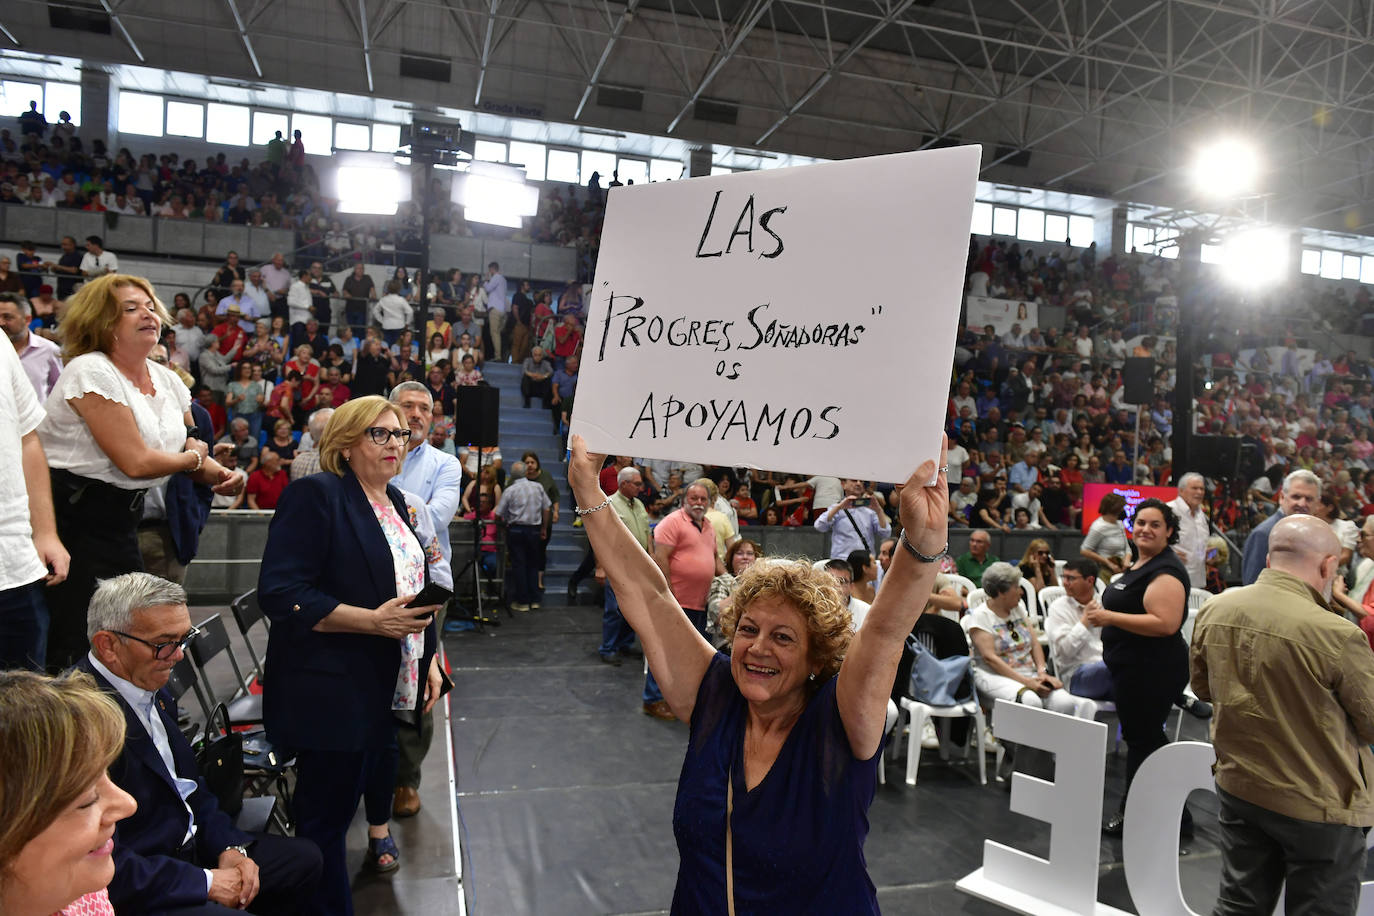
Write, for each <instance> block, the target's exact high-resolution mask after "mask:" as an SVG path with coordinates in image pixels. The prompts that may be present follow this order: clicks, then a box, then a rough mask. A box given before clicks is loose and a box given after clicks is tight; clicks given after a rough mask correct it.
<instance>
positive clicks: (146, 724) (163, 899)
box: [77, 572, 320, 916]
mask: <svg viewBox="0 0 1374 916" xmlns="http://www.w3.org/2000/svg"><path fill="white" fill-rule="evenodd" d="M87 631H88V636H89V637H90V641H91V651H90V653H89V654H88V655H87V656H86V657H85V658H83V659H82V660H81V661H80V663H79V664H78V666H77V667H79V668H81V669H82V670H85V671H87V672H89V673H90V674H92V675H93V676H94V677H95V680H96V683H98V684H99V685H100V687H101V689H103V690H105V691H106V692H107V693H108V694H110V696H111V697H112V698H113V699H114V700H115V702H117V703H118V704H119V706H120V709H121V710H122V711H123V712H124V717H125V719H126V721H127V726H128V731H127V734H126V738H125V742H124V750H123V751H122V752H121V754H120V756H119V758H118V759H117V760H115V762H114V764H113V765H112V766H111V767H110V778H111V779H112V780H113V781H114V782H115V784H117V785H118V786H119V787H120V788H122V789H123V790H124V791H126V792H128V793H129V794H130V795H132V796H133V797H134V798H135V800H137V802H138V811H137V812H136V813H135V814H133V815H132V816H131V817H129V818H127V819H125V820H123V821H120V822H119V824H118V826H116V828H115V852H114V861H115V874H114V880H113V881H111V882H110V888H109V893H110V900H111V902H112V903H113V904H114V906H115V908H116V910H117V911H118V912H119V913H120V916H126V914H144V913H148V914H152V913H158V914H172V913H176V914H178V916H191V914H195V916H227V914H228V913H230V912H231V911H235V910H240V909H247V910H249V911H250V912H253V913H265V914H277V913H283V914H284V913H295V912H297V911H298V910H300V909H301V908H302V907H303V906H304V904H305V902H306V901H307V900H309V898H310V896H311V895H312V894H313V893H314V892H315V888H316V886H317V885H318V883H319V878H320V851H319V849H318V848H316V846H315V845H314V844H313V843H311V842H310V841H309V840H303V839H293V838H288V837H277V836H267V835H263V834H256V835H255V834H248V833H245V832H243V831H242V830H239V829H238V828H236V827H235V826H234V825H233V823H232V822H231V821H230V819H229V817H228V816H227V815H226V814H225V813H224V812H223V811H221V810H220V809H219V804H218V802H217V800H216V799H215V796H214V794H213V793H211V792H210V790H209V789H207V788H206V786H205V783H204V781H203V780H202V779H201V778H200V775H199V772H198V771H197V768H196V760H195V753H194V752H193V751H192V750H191V745H190V743H189V742H187V740H186V739H185V737H183V736H182V734H181V731H180V730H179V729H178V728H177V708H176V701H175V700H173V699H172V696H171V694H169V693H168V692H167V691H166V690H165V689H164V688H165V687H166V685H167V680H168V677H169V676H170V675H171V671H172V666H173V665H175V664H176V663H177V662H178V661H179V660H180V659H181V658H182V655H183V653H184V651H185V648H186V645H187V644H188V643H189V642H190V640H191V638H192V637H193V636H194V635H195V629H194V628H193V627H192V626H191V617H190V614H189V613H188V612H187V609H186V593H185V592H184V591H183V590H182V588H181V586H179V585H177V584H175V583H173V582H168V581H167V580H166V579H159V578H158V577H157V576H153V575H150V574H148V573H143V572H136V573H127V574H125V575H122V576H117V577H115V578H113V579H107V580H105V581H104V582H102V583H101V584H100V586H99V587H98V588H97V589H96V591H95V594H94V595H93V596H92V597H91V605H90V611H89V614H88V623H87Z"/></svg>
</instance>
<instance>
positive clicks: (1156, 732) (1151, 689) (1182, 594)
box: [1085, 499, 1192, 834]
mask: <svg viewBox="0 0 1374 916" xmlns="http://www.w3.org/2000/svg"><path fill="white" fill-rule="evenodd" d="M1132 535H1133V536H1134V539H1135V545H1136V550H1137V551H1138V552H1139V556H1138V558H1137V559H1136V561H1135V563H1134V564H1132V565H1131V567H1130V568H1129V569H1127V570H1126V572H1125V573H1124V574H1123V575H1122V576H1121V578H1119V579H1117V580H1116V581H1115V582H1113V583H1112V584H1111V585H1110V586H1108V587H1107V590H1106V591H1105V592H1104V593H1103V594H1102V599H1101V602H1102V607H1101V608H1094V609H1091V610H1089V611H1088V612H1087V615H1086V618H1085V619H1086V621H1087V623H1088V624H1089V625H1090V626H1100V627H1102V628H1103V629H1102V658H1103V661H1105V662H1106V663H1107V670H1109V671H1110V672H1111V675H1112V686H1113V691H1114V694H1115V700H1116V712H1117V715H1118V716H1119V717H1120V719H1121V734H1122V737H1124V738H1125V739H1126V745H1127V753H1126V792H1127V793H1128V794H1129V792H1130V790H1131V780H1132V779H1134V778H1135V773H1136V770H1138V769H1140V765H1141V764H1142V763H1143V762H1144V761H1145V758H1146V757H1149V756H1150V755H1151V754H1152V753H1154V752H1155V751H1156V750H1158V749H1159V748H1161V747H1163V746H1164V745H1165V744H1166V743H1168V742H1167V739H1166V738H1165V737H1164V722H1165V720H1166V719H1168V717H1169V710H1170V708H1171V707H1172V706H1173V703H1174V700H1175V698H1177V697H1178V696H1179V694H1180V693H1182V692H1183V688H1184V687H1185V686H1186V685H1187V683H1188V644H1187V643H1186V642H1184V640H1183V637H1182V636H1181V635H1179V634H1180V631H1181V630H1182V629H1183V621H1184V619H1185V618H1186V616H1187V613H1188V571H1187V570H1186V569H1185V568H1184V566H1183V562H1182V561H1181V560H1179V558H1178V555H1177V554H1175V553H1174V551H1173V550H1172V549H1171V545H1172V544H1174V543H1176V542H1177V541H1178V519H1177V518H1176V517H1175V516H1174V511H1173V510H1172V509H1170V508H1169V506H1168V505H1166V504H1165V503H1163V502H1161V501H1159V500H1158V499H1147V500H1145V501H1143V502H1141V503H1140V504H1139V505H1138V506H1137V507H1136V511H1135V522H1134V524H1133V525H1132ZM1125 809H1126V796H1125V795H1123V796H1122V798H1121V807H1120V808H1119V809H1118V810H1117V812H1116V814H1114V815H1112V817H1111V818H1109V819H1108V820H1107V824H1106V826H1105V828H1104V829H1105V831H1106V832H1107V833H1110V834H1118V833H1120V832H1121V828H1122V825H1123V823H1124V820H1125V819H1124V812H1125ZM1183 830H1184V833H1191V831H1192V816H1191V815H1190V814H1189V813H1188V809H1187V808H1186V807H1185V808H1184V809H1183Z"/></svg>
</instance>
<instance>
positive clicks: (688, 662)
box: [568, 436, 929, 724]
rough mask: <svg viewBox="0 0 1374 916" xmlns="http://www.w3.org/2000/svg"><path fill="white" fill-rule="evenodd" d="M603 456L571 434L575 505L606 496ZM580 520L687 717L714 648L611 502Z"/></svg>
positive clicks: (672, 700)
mask: <svg viewBox="0 0 1374 916" xmlns="http://www.w3.org/2000/svg"><path fill="white" fill-rule="evenodd" d="M605 460H606V456H605V455H596V454H589V453H588V452H587V444H586V443H585V442H584V441H583V440H582V437H581V436H573V438H572V460H571V461H569V462H568V483H569V484H570V485H571V486H572V491H573V494H574V495H575V496H576V497H577V505H578V506H579V507H581V508H583V509H591V508H594V507H596V506H599V505H601V503H602V501H603V500H605V498H606V494H605V493H604V492H603V491H602V489H601V484H600V481H599V478H598V475H599V474H600V472H601V465H602V463H604V461H605ZM582 525H583V530H585V531H586V532H587V539H588V540H590V541H591V544H592V550H593V552H595V553H596V558H597V561H598V562H599V563H600V564H601V568H602V569H603V570H605V572H606V579H607V580H608V581H609V583H610V586H611V588H612V589H614V590H615V597H616V601H617V602H619V604H620V612H621V613H622V614H624V615H625V619H626V621H628V622H629V624H630V626H632V627H634V631H635V633H637V634H638V635H639V639H640V642H641V643H643V645H644V657H645V658H647V659H648V660H649V667H650V668H652V669H653V672H654V679H655V680H657V681H658V686H659V688H660V689H661V690H662V691H663V698H664V699H665V700H667V701H668V706H669V707H670V708H671V709H672V710H673V715H675V716H677V717H678V718H679V719H681V720H683V721H684V722H686V721H689V720H690V719H691V718H692V707H693V706H695V705H696V701H697V689H698V688H699V687H700V686H701V679H702V678H703V677H704V676H705V675H706V669H707V668H708V667H709V666H710V664H711V659H712V658H713V657H714V656H715V654H716V650H715V649H713V648H712V647H711V644H710V643H708V642H707V641H706V640H705V639H704V638H702V636H701V634H700V633H698V632H697V631H696V628H695V627H693V626H692V622H691V621H690V620H688V619H687V615H686V614H684V613H683V612H682V606H681V605H679V604H678V603H677V599H675V598H674V597H673V593H672V591H671V590H670V589H669V588H668V580H667V579H666V578H664V575H663V571H662V570H660V569H659V567H658V564H657V563H655V562H654V558H653V557H652V556H651V555H650V554H649V553H647V552H645V550H644V549H643V548H642V547H641V546H640V544H639V543H638V542H637V541H635V538H634V535H632V534H631V533H630V531H629V529H628V528H626V527H625V524H624V522H622V521H621V520H620V516H619V515H617V514H616V512H615V510H614V509H613V508H612V507H610V506H607V507H606V508H604V509H602V510H600V511H599V512H592V513H591V514H589V515H584V516H583V517H582ZM927 590H929V585H928V584H927ZM890 681H891V678H889V683H890ZM880 718H881V717H880ZM880 724H881V723H880Z"/></svg>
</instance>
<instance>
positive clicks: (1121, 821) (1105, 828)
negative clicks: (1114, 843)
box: [1102, 811, 1126, 836]
mask: <svg viewBox="0 0 1374 916" xmlns="http://www.w3.org/2000/svg"><path fill="white" fill-rule="evenodd" d="M1125 829H1126V812H1125V811H1118V812H1116V813H1115V814H1113V815H1112V816H1111V817H1109V818H1107V823H1105V824H1103V825H1102V832H1103V833H1105V834H1106V835H1107V836H1121V834H1122V832H1123V831H1124V830H1125Z"/></svg>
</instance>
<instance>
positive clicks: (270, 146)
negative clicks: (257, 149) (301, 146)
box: [267, 131, 286, 165]
mask: <svg viewBox="0 0 1374 916" xmlns="http://www.w3.org/2000/svg"><path fill="white" fill-rule="evenodd" d="M285 161H286V141H285V140H283V139H282V137H281V131H277V135H276V136H275V137H273V138H272V139H271V140H268V141H267V162H268V163H269V164H270V165H281V164H282V163H283V162H285Z"/></svg>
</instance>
